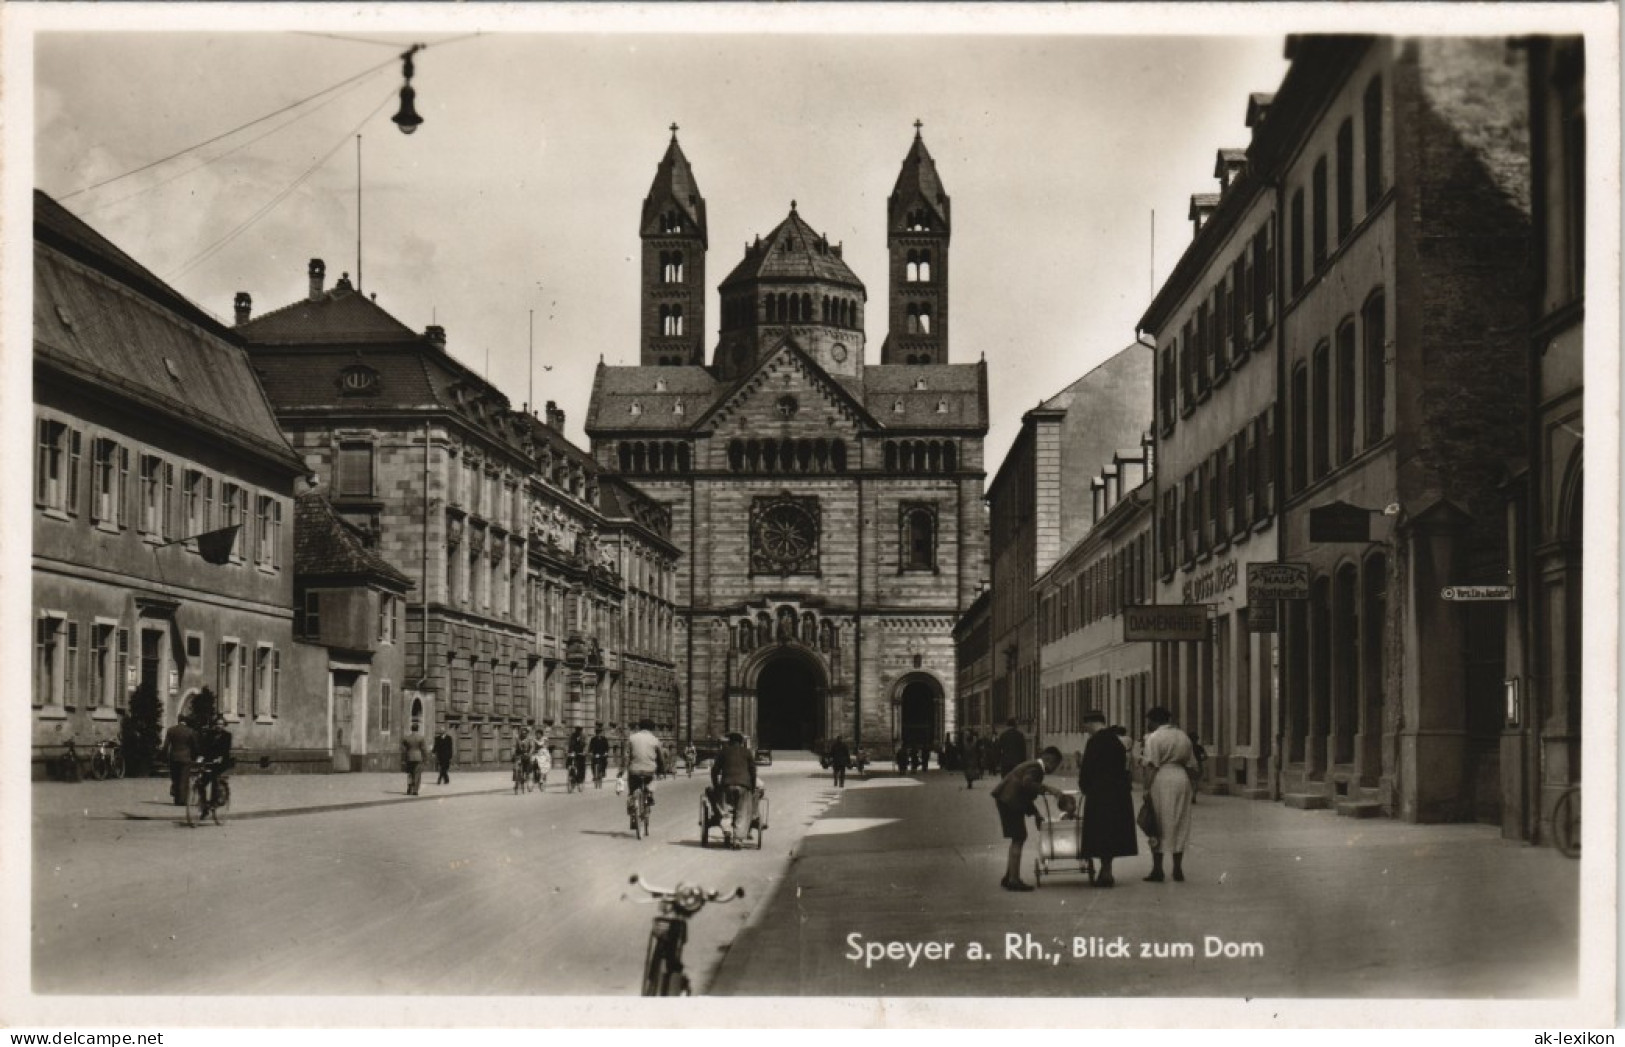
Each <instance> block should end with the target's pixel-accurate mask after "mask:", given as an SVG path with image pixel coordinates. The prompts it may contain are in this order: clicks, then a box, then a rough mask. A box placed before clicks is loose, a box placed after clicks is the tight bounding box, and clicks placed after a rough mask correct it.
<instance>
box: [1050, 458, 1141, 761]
mask: <svg viewBox="0 0 1625 1047" xmlns="http://www.w3.org/2000/svg"><path fill="white" fill-rule="evenodd" d="M1147 449H1148V448H1145V449H1136V450H1135V451H1133V452H1124V453H1120V454H1118V455H1117V456H1115V458H1114V461H1113V463H1112V464H1111V465H1109V466H1107V467H1106V468H1105V469H1103V470H1102V471H1101V473H1100V475H1099V476H1098V477H1096V479H1095V480H1094V481H1093V482H1092V483H1091V484H1090V487H1091V489H1092V490H1094V491H1095V493H1096V499H1095V501H1096V505H1095V509H1094V511H1093V512H1092V513H1091V514H1090V519H1091V526H1090V528H1089V531H1088V533H1087V534H1085V535H1084V536H1083V538H1081V539H1080V540H1079V541H1078V542H1076V543H1075V544H1074V545H1073V546H1072V547H1071V548H1070V549H1068V550H1067V551H1066V552H1065V553H1064V554H1063V555H1062V556H1061V558H1060V559H1059V560H1057V561H1056V562H1055V564H1054V565H1053V566H1052V567H1050V569H1049V570H1047V571H1045V572H1044V573H1043V574H1042V575H1040V576H1039V578H1038V581H1037V583H1036V584H1035V585H1034V586H1033V592H1032V599H1033V602H1034V604H1035V605H1036V606H1037V608H1038V665H1039V677H1038V687H1039V705H1038V729H1037V732H1036V735H1037V736H1036V739H1035V744H1037V745H1041V746H1043V745H1053V746H1055V747H1056V748H1058V749H1060V750H1061V752H1062V753H1063V754H1064V755H1065V757H1066V763H1065V764H1064V766H1065V768H1066V769H1067V770H1069V771H1070V770H1074V769H1075V768H1076V763H1077V757H1078V755H1079V754H1081V753H1082V752H1083V748H1084V745H1085V744H1086V743H1087V742H1088V735H1087V734H1085V733H1084V730H1083V723H1084V719H1083V718H1084V715H1085V714H1086V713H1090V712H1100V713H1103V714H1104V715H1105V717H1106V722H1107V723H1108V724H1112V725H1117V726H1121V727H1124V728H1125V729H1127V730H1128V732H1129V734H1130V736H1131V737H1133V738H1137V737H1139V736H1140V735H1142V734H1143V733H1144V727H1143V725H1144V723H1145V713H1146V710H1147V709H1149V708H1150V707H1151V705H1152V704H1153V702H1152V690H1151V679H1152V664H1153V661H1152V651H1153V646H1154V645H1153V644H1150V643H1145V642H1139V641H1125V639H1124V628H1123V613H1122V612H1123V608H1124V607H1128V606H1134V605H1139V604H1148V603H1152V602H1153V599H1152V597H1153V595H1154V594H1155V576H1154V574H1153V567H1154V566H1155V564H1156V559H1155V551H1154V550H1153V549H1152V526H1151V521H1152V513H1151V505H1152V493H1153V491H1152V487H1151V484H1150V483H1149V479H1150V477H1149V476H1148V475H1147V472H1146V465H1147V464H1148V463H1147V460H1146V459H1147V457H1148V456H1147V455H1146V453H1145V450H1147Z"/></svg>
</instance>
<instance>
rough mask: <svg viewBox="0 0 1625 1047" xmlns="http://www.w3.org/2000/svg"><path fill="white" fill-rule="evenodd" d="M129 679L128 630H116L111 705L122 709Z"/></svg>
mask: <svg viewBox="0 0 1625 1047" xmlns="http://www.w3.org/2000/svg"><path fill="white" fill-rule="evenodd" d="M129 679H130V630H128V629H125V628H122V627H121V628H120V629H119V630H118V656H117V657H116V658H115V659H114V661H113V705H114V706H115V707H116V708H120V709H122V708H124V704H125V703H124V698H125V695H126V693H127V691H126V688H128V687H129Z"/></svg>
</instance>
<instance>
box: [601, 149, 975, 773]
mask: <svg viewBox="0 0 1625 1047" xmlns="http://www.w3.org/2000/svg"><path fill="white" fill-rule="evenodd" d="M880 217H881V216H876V218H877V220H879V218H880ZM884 221H885V230H886V242H887V248H888V256H889V266H888V274H887V280H888V286H887V298H886V303H885V309H884V313H883V316H882V318H880V319H879V322H880V323H882V324H883V325H884V327H885V337H884V339H883V341H882V342H881V346H880V350H879V353H878V354H877V355H878V359H877V360H874V361H871V360H870V359H868V358H867V357H868V353H867V352H866V349H865V342H866V337H865V335H866V331H867V330H868V326H869V319H870V318H869V316H868V312H869V301H868V293H867V290H866V289H865V286H864V284H863V282H862V281H861V280H860V279H859V278H858V276H857V275H856V274H855V273H854V272H853V271H852V270H851V268H850V267H848V266H847V264H846V262H845V261H844V259H843V257H842V254H843V251H842V245H841V244H839V243H832V242H830V240H829V239H828V237H827V236H825V235H824V234H822V233H820V232H818V231H817V230H816V229H815V228H814V227H813V226H812V225H811V224H810V223H809V222H808V221H807V220H806V219H805V218H804V217H802V215H801V214H800V211H799V209H798V207H797V205H796V203H795V202H792V203H791V205H790V210H789V213H788V215H787V216H785V217H784V219H783V220H782V221H781V222H779V224H778V225H777V226H775V227H774V228H773V229H772V231H770V232H768V233H765V234H762V235H758V236H756V237H754V239H753V240H751V241H750V242H749V244H748V246H747V247H746V248H745V250H744V254H743V257H742V258H741V259H740V260H739V262H738V263H737V264H736V265H735V266H734V268H733V269H732V270H731V271H730V272H729V273H728V274H727V275H726V276H725V277H724V278H723V279H722V281H721V282H720V283H719V284H718V286H717V301H718V303H719V306H720V308H719V309H718V316H717V324H716V331H715V342H714V343H713V345H712V347H711V351H710V352H709V354H708V353H707V352H706V348H705V344H704V340H705V338H706V336H707V332H706V325H705V317H706V299H707V292H708V290H709V288H708V287H707V285H706V282H705V262H706V252H707V249H708V246H709V227H708V223H707V218H706V206H705V200H704V198H703V197H702V196H701V194H700V191H699V184H698V181H697V179H696V178H695V175H694V170H693V168H692V166H691V165H690V164H689V161H688V159H687V157H686V156H684V154H683V151H682V149H681V147H680V146H679V144H678V141H677V135H676V129H675V128H673V133H672V138H671V141H670V143H669V144H668V146H667V149H666V153H665V155H664V157H662V158H661V160H660V162H659V164H658V166H657V168H656V171H655V177H654V180H653V182H652V184H651V186H650V189H649V193H648V196H647V197H646V198H645V199H644V201H643V206H642V217H641V221H640V226H639V234H640V238H641V240H642V266H641V277H640V295H639V303H640V310H641V316H640V330H641V336H640V348H639V361H640V362H639V364H638V365H637V366H626V367H611V366H607V365H604V364H600V365H599V366H598V371H597V374H596V375H595V378H594V384H593V392H592V400H591V404H590V406H589V410H588V417H587V425H586V428H587V435H588V437H589V438H590V439H591V441H592V449H593V455H594V457H595V458H596V459H597V460H598V462H599V463H600V464H601V465H602V466H603V467H604V468H606V469H608V470H610V471H613V472H617V473H620V474H622V475H623V476H625V477H626V478H627V479H628V480H630V481H631V482H632V483H634V484H635V485H636V486H637V487H638V488H639V489H640V490H642V491H643V492H644V493H646V494H647V495H649V496H650V497H651V498H653V499H655V500H656V501H658V502H659V503H661V504H662V505H664V506H665V507H666V508H667V509H669V511H670V512H671V517H672V540H673V542H674V543H675V544H676V545H677V546H678V547H679V548H681V549H682V552H683V556H682V559H681V561H680V562H679V565H678V571H677V590H678V591H677V596H676V603H677V606H678V608H679V613H678V623H677V636H676V647H677V651H678V667H677V679H678V688H679V691H680V702H679V715H680V721H681V722H680V723H679V725H678V734H679V737H680V738H682V739H684V740H687V739H694V740H697V741H704V740H707V739H712V738H718V737H722V736H724V735H726V733H727V732H729V731H733V730H737V731H741V732H743V733H744V734H745V735H747V736H748V737H749V738H750V739H751V740H752V743H753V744H755V745H757V746H761V747H766V748H771V749H775V750H779V751H781V752H783V751H795V750H818V749H819V748H821V747H822V746H824V745H826V744H827V743H828V742H829V741H831V740H833V739H834V738H835V737H837V736H841V737H844V738H845V739H846V740H847V743H848V744H849V745H855V746H861V747H863V748H866V749H868V750H869V752H870V754H871V756H873V757H877V758H878V757H879V756H880V754H882V753H888V754H889V752H890V747H892V746H895V745H902V744H908V745H922V746H933V745H940V744H941V743H942V741H943V739H944V737H945V736H946V735H948V734H949V733H951V732H955V731H956V730H957V727H956V725H957V723H959V722H960V718H961V715H962V711H961V710H959V709H958V708H956V703H955V694H954V647H953V626H954V622H955V620H956V619H957V618H958V616H959V614H960V613H961V612H962V611H963V610H964V609H965V608H966V607H968V606H969V605H970V603H971V601H972V600H973V599H974V598H975V597H976V595H977V593H978V592H979V590H980V588H981V586H982V584H983V582H984V580H985V579H986V577H987V566H986V565H987V549H986V544H985V543H986V537H985V523H984V521H985V514H984V512H983V507H982V486H983V482H984V480H985V474H984V471H983V462H982V441H983V438H984V437H985V436H986V433H987V417H986V405H987V369H986V366H985V364H983V363H968V364H959V363H951V362H950V360H949V354H948V344H949V343H948V335H949V330H950V318H951V314H950V310H949V288H948V273H949V250H948V248H949V239H950V235H951V232H952V216H951V210H950V207H949V199H948V195H947V192H946V190H944V188H943V186H942V183H941V181H940V179H939V178H938V176H937V171H936V164H935V162H934V161H933V160H932V159H931V155H930V153H929V152H928V151H927V149H926V147H925V142H924V139H923V136H922V135H921V133H920V131H919V126H918V125H916V133H915V136H914V140H913V142H912V143H911V145H910V147H909V149H908V152H907V154H906V156H905V157H904V160H903V163H902V169H901V171H900V172H899V174H898V175H897V177H896V180H895V182H894V184H893V188H892V192H891V194H890V197H889V198H888V201H887V207H886V213H885V215H884ZM708 356H709V361H708V359H707V358H708Z"/></svg>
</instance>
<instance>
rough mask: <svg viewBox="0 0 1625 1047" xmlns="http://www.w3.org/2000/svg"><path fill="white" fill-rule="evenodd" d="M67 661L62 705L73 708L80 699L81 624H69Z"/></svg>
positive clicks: (63, 677) (63, 675)
mask: <svg viewBox="0 0 1625 1047" xmlns="http://www.w3.org/2000/svg"><path fill="white" fill-rule="evenodd" d="M66 626H67V633H68V651H67V660H66V662H65V663H64V664H63V667H62V704H63V705H66V706H68V707H70V708H71V707H73V706H74V705H77V704H78V700H77V699H78V697H79V623H78V622H73V621H70V622H67V623H66Z"/></svg>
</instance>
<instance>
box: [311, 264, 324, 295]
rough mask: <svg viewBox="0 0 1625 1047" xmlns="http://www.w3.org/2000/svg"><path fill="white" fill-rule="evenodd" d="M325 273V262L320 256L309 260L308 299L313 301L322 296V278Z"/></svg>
mask: <svg viewBox="0 0 1625 1047" xmlns="http://www.w3.org/2000/svg"><path fill="white" fill-rule="evenodd" d="M326 275H327V263H326V262H324V261H322V260H321V259H320V258H312V259H311V260H310V300H311V301H312V302H314V301H315V300H316V299H318V298H320V297H321V296H322V278H323V277H325V276H326Z"/></svg>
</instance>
